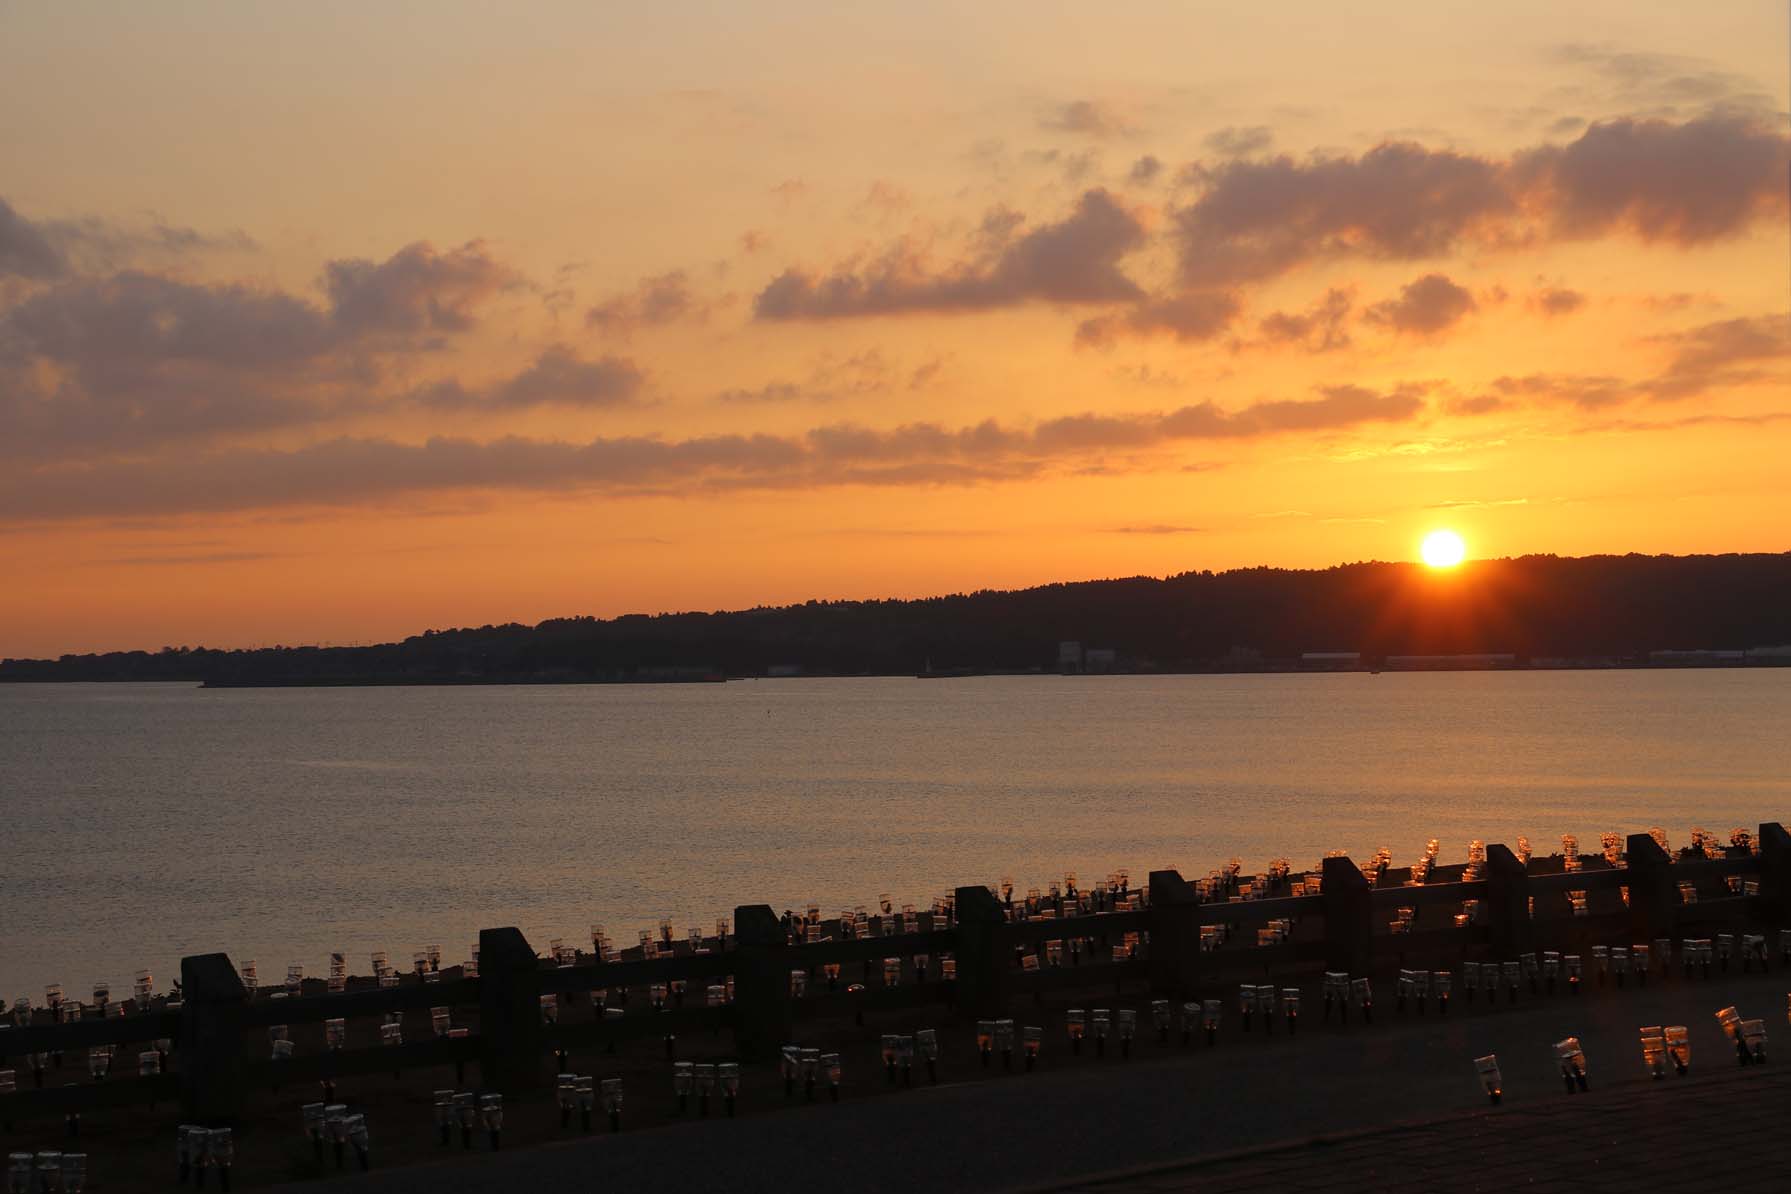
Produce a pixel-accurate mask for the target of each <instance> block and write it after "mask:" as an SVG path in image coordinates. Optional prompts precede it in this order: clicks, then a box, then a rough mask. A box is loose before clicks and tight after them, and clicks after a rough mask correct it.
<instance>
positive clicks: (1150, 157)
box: [1126, 153, 1163, 184]
mask: <svg viewBox="0 0 1791 1194" xmlns="http://www.w3.org/2000/svg"><path fill="white" fill-rule="evenodd" d="M1162 172H1163V163H1162V162H1161V161H1159V160H1158V159H1157V156H1156V155H1155V154H1150V153H1147V154H1145V155H1144V156H1143V157H1141V158H1139V159H1138V160H1137V161H1135V162H1133V163H1132V168H1131V170H1129V171H1127V173H1126V177H1128V178H1130V179H1131V180H1132V181H1133V182H1135V183H1139V184H1144V183H1151V182H1155V181H1156V178H1157V175H1159V174H1161V173H1162Z"/></svg>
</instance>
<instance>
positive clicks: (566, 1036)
mask: <svg viewBox="0 0 1791 1194" xmlns="http://www.w3.org/2000/svg"><path fill="white" fill-rule="evenodd" d="M732 1011H733V1009H732V1008H731V1007H730V1006H728V1005H726V1004H723V1005H722V1006H720V1007H684V1008H667V1009H666V1010H664V1011H658V1012H655V1011H652V1010H647V1011H642V1012H630V1013H628V1014H627V1015H625V1016H617V1017H614V1018H613V1019H599V1020H583V1021H578V1022H575V1023H569V1024H568V1023H560V1024H549V1025H546V1026H544V1027H543V1028H542V1030H541V1035H542V1038H543V1039H544V1040H545V1041H546V1042H547V1043H548V1044H549V1045H550V1046H552V1045H556V1044H559V1045H565V1046H568V1047H571V1046H574V1045H588V1044H592V1043H596V1044H607V1043H609V1042H610V1041H640V1040H652V1039H655V1038H658V1037H663V1036H665V1035H667V1034H668V1033H669V1034H671V1035H673V1036H679V1035H683V1034H685V1033H698V1032H715V1031H719V1030H720V1029H723V1028H727V1027H730V1026H731V1025H732V1021H733V1016H732Z"/></svg>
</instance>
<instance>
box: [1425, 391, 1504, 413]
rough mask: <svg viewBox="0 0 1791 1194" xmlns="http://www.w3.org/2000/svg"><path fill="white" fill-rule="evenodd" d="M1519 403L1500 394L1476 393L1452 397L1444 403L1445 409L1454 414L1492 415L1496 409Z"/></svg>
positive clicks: (1499, 409)
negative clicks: (1464, 396)
mask: <svg viewBox="0 0 1791 1194" xmlns="http://www.w3.org/2000/svg"><path fill="white" fill-rule="evenodd" d="M1515 405H1517V404H1516V403H1514V402H1512V401H1511V400H1510V399H1509V398H1506V397H1504V396H1503V395H1500V394H1474V395H1472V396H1470V397H1466V398H1451V399H1449V401H1447V402H1445V403H1444V404H1443V409H1444V410H1446V411H1448V412H1449V413H1450V414H1452V415H1490V414H1492V413H1494V412H1495V411H1501V410H1509V409H1510V408H1511V407H1513V406H1515Z"/></svg>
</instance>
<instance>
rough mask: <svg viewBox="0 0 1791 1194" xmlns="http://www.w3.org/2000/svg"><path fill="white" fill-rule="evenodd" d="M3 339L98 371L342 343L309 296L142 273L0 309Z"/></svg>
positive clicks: (231, 360)
mask: <svg viewBox="0 0 1791 1194" xmlns="http://www.w3.org/2000/svg"><path fill="white" fill-rule="evenodd" d="M0 336H5V337H7V338H9V339H10V340H11V341H12V343H13V344H15V345H17V346H18V347H19V348H20V349H22V350H23V351H26V352H29V353H32V354H34V355H39V356H43V357H47V358H49V359H51V360H54V361H58V362H62V363H65V364H71V365H76V366H79V367H81V368H83V369H95V370H103V369H106V368H108V367H112V366H128V367H130V368H133V369H137V368H142V367H143V366H145V365H147V364H150V363H154V362H169V363H185V364H213V365H229V366H279V365H287V364H291V363H292V362H295V361H302V360H306V359H309V358H312V357H315V356H317V355H318V354H320V353H322V352H325V351H327V350H328V349H330V348H331V347H333V346H334V345H336V344H337V343H338V342H339V337H338V335H337V332H336V329H335V328H334V327H333V326H332V324H331V321H330V319H329V316H328V315H327V313H326V312H324V311H323V310H322V309H320V308H319V307H317V306H315V305H314V304H311V303H308V302H306V301H304V300H303V299H299V298H294V297H293V296H291V295H288V294H284V293H281V292H279V291H270V290H261V289H257V288H254V287H249V286H242V285H231V284H222V285H203V284H197V283H190V282H181V281H176V280H175V279H173V278H167V277H163V276H161V275H159V274H147V273H140V272H136V271H127V272H125V273H121V274H116V275H114V276H112V277H110V278H101V279H78V280H74V281H71V282H69V283H66V284H64V285H61V286H55V287H52V288H51V289H48V290H45V291H41V292H39V293H37V294H35V295H33V296H31V297H30V298H28V299H26V300H25V301H24V302H22V303H20V304H19V305H18V306H16V307H14V308H12V310H10V311H8V312H6V313H5V315H4V316H0Z"/></svg>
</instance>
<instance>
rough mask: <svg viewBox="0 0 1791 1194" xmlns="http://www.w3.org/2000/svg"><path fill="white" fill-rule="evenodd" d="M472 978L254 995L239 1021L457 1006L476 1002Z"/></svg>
mask: <svg viewBox="0 0 1791 1194" xmlns="http://www.w3.org/2000/svg"><path fill="white" fill-rule="evenodd" d="M479 983H480V980H479V979H476V978H456V979H444V980H443V981H441V982H439V983H402V984H400V985H398V986H396V987H372V988H368V989H366V990H361V991H342V992H339V993H337V994H335V995H306V996H304V997H303V998H301V999H258V1000H256V1001H255V1002H254V1003H251V1004H249V1006H248V1007H246V1008H244V1009H243V1023H244V1024H246V1025H249V1026H250V1027H260V1026H265V1025H268V1024H314V1023H316V1022H317V1021H319V1020H336V1019H345V1020H348V1019H356V1018H358V1017H361V1016H378V1015H383V1014H385V1013H386V1012H404V1011H411V1010H414V1009H416V1008H425V1007H457V1006H460V1005H463V1004H469V1003H477V1002H479Z"/></svg>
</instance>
